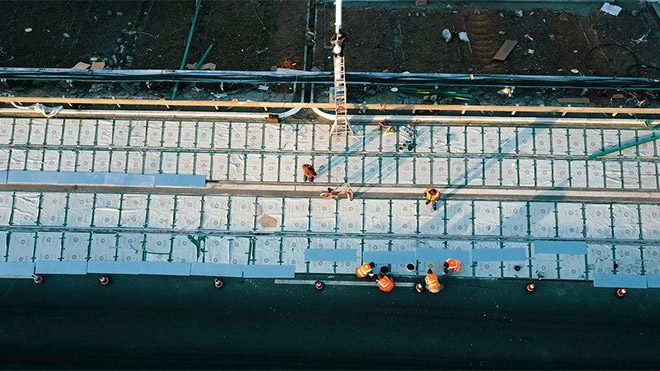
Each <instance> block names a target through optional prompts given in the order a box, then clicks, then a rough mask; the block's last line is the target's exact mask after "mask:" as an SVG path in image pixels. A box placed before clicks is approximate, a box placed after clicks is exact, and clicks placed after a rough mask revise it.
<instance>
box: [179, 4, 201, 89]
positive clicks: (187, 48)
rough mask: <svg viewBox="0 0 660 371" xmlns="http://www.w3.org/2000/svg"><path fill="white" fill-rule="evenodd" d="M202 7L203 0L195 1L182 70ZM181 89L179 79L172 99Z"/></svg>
mask: <svg viewBox="0 0 660 371" xmlns="http://www.w3.org/2000/svg"><path fill="white" fill-rule="evenodd" d="M201 9H202V0H197V2H196V3H195V15H194V16H193V20H192V24H191V25H190V32H188V41H187V42H186V48H185V49H184V51H183V58H182V59H181V65H180V66H179V69H180V70H183V69H184V68H185V67H186V62H187V61H188V52H189V51H190V44H192V38H193V34H194V33H195V26H196V25H197V18H198V17H199V11H200V10H201ZM178 90H179V82H178V81H177V82H176V84H174V88H173V89H172V100H174V99H176V93H177V91H178Z"/></svg>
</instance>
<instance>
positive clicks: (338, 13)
mask: <svg viewBox="0 0 660 371" xmlns="http://www.w3.org/2000/svg"><path fill="white" fill-rule="evenodd" d="M341 2H342V0H335V34H337V35H339V30H340V29H341Z"/></svg>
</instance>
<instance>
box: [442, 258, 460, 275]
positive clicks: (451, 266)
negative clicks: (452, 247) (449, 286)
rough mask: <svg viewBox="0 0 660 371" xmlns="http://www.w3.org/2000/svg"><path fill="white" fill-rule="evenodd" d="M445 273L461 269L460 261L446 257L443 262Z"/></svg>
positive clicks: (456, 271)
mask: <svg viewBox="0 0 660 371" xmlns="http://www.w3.org/2000/svg"><path fill="white" fill-rule="evenodd" d="M443 266H444V268H445V274H449V273H458V272H459V271H460V270H461V262H460V261H458V260H456V259H447V260H446V261H445V262H444V264H443Z"/></svg>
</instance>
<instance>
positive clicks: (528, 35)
mask: <svg viewBox="0 0 660 371" xmlns="http://www.w3.org/2000/svg"><path fill="white" fill-rule="evenodd" d="M523 37H524V38H526V39H527V40H529V41H534V38H533V37H532V36H531V35H530V34H528V33H526V34H525V36H523Z"/></svg>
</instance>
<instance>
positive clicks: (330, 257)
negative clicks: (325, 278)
mask: <svg viewBox="0 0 660 371" xmlns="http://www.w3.org/2000/svg"><path fill="white" fill-rule="evenodd" d="M356 257H357V250H353V249H307V250H305V260H306V261H325V262H327V261H330V262H332V261H348V262H353V261H355V259H356Z"/></svg>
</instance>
